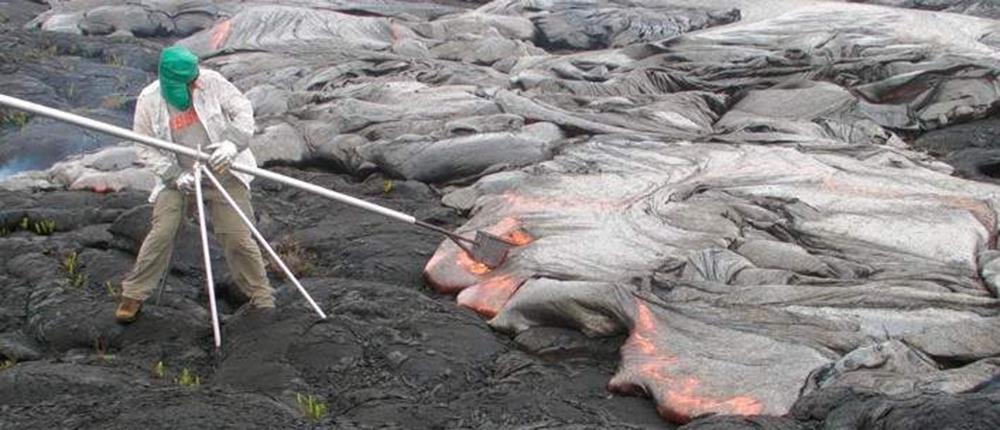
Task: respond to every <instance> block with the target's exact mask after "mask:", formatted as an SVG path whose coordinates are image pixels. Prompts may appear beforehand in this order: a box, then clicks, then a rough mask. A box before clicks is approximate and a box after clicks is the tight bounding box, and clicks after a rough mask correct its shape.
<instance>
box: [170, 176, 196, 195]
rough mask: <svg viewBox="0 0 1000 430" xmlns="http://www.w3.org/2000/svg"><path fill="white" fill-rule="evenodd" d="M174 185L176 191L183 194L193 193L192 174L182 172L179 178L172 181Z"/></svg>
mask: <svg viewBox="0 0 1000 430" xmlns="http://www.w3.org/2000/svg"><path fill="white" fill-rule="evenodd" d="M174 184H175V185H177V189H178V190H180V191H181V192H183V193H191V192H193V191H194V173H191V172H184V173H182V174H181V175H180V176H178V177H177V180H175V181H174Z"/></svg>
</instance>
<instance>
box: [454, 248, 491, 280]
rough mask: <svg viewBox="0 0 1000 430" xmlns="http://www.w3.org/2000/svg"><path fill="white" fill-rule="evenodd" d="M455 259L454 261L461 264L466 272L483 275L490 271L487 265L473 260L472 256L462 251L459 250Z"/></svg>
mask: <svg viewBox="0 0 1000 430" xmlns="http://www.w3.org/2000/svg"><path fill="white" fill-rule="evenodd" d="M455 260H456V261H455V262H456V263H458V265H459V266H461V267H462V268H463V269H465V271H466V272H469V273H471V274H473V275H485V274H487V273H490V268H489V266H487V265H485V264H483V263H480V262H478V261H476V260H473V259H472V257H471V256H469V254H468V253H466V252H464V251H459V252H458V256H457V257H456V259H455Z"/></svg>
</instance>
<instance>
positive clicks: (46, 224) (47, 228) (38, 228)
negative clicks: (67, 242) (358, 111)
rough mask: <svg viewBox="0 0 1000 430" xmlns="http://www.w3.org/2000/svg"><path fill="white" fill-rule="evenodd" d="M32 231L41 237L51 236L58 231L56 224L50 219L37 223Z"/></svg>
mask: <svg viewBox="0 0 1000 430" xmlns="http://www.w3.org/2000/svg"><path fill="white" fill-rule="evenodd" d="M32 230H33V231H34V232H35V234H37V235H39V236H49V235H51V234H52V233H55V231H56V222H55V221H53V220H50V219H43V220H41V221H35V222H34V225H33V226H32Z"/></svg>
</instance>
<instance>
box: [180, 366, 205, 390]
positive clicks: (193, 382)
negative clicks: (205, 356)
mask: <svg viewBox="0 0 1000 430" xmlns="http://www.w3.org/2000/svg"><path fill="white" fill-rule="evenodd" d="M174 383H175V384H177V385H180V386H182V387H185V388H195V387H198V386H199V385H201V378H200V377H198V375H197V374H195V373H194V372H192V371H191V370H189V369H188V368H186V367H185V368H184V369H183V370H181V373H180V375H177V377H176V378H174Z"/></svg>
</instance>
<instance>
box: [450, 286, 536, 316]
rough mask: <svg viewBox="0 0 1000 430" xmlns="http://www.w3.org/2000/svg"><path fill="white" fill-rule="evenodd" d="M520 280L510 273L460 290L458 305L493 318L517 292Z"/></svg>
mask: <svg viewBox="0 0 1000 430" xmlns="http://www.w3.org/2000/svg"><path fill="white" fill-rule="evenodd" d="M522 282H523V281H522V280H519V279H515V278H514V277H513V276H511V275H503V276H497V277H495V278H492V279H489V280H487V281H485V282H483V283H480V284H476V285H473V286H471V287H469V288H466V289H464V290H462V292H461V293H458V298H457V299H456V300H457V301H458V304H459V306H463V307H466V308H469V309H472V310H474V311H476V313H478V314H480V315H482V316H484V317H486V318H493V317H494V316H496V314H497V313H498V312H500V309H503V307H504V305H506V304H507V301H508V300H510V298H511V296H513V295H514V293H515V292H517V289H518V288H519V287H520V286H521V283H522Z"/></svg>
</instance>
